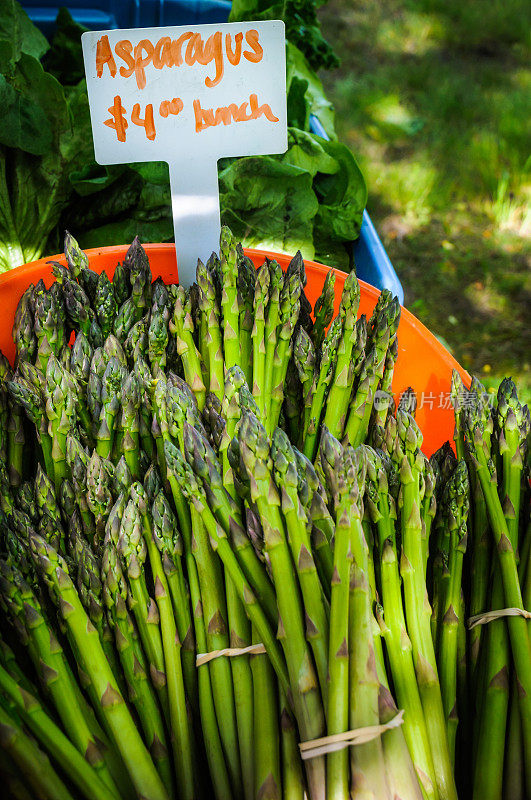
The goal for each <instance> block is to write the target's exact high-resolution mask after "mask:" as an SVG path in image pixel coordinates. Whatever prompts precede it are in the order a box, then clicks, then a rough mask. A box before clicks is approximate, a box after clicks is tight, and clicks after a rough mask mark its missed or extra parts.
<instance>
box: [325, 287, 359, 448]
mask: <svg viewBox="0 0 531 800" xmlns="http://www.w3.org/2000/svg"><path fill="white" fill-rule="evenodd" d="M359 299H360V287H359V283H358V280H357V278H356V274H355V273H354V272H351V273H350V274H349V275H348V276H347V278H346V280H345V285H344V287H343V293H342V295H341V303H340V306H339V315H340V316H341V318H342V332H341V339H340V340H339V343H338V345H337V360H336V365H335V370H334V377H333V379H332V384H331V388H330V391H329V393H328V398H327V403H326V412H325V416H324V421H323V424H324V425H326V427H327V428H328V430H329V431H330V434H331V435H332V436H335V437H336V438H340V437H341V436H342V435H343V430H344V428H345V423H346V416H347V411H348V405H349V400H350V395H351V392H352V384H353V381H354V364H353V359H352V355H353V350H354V346H355V331H356V315H357V313H358V306H359Z"/></svg>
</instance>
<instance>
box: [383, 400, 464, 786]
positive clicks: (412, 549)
mask: <svg viewBox="0 0 531 800" xmlns="http://www.w3.org/2000/svg"><path fill="white" fill-rule="evenodd" d="M397 432H398V435H397V437H396V440H395V454H394V455H395V458H396V459H397V461H398V464H399V469H400V481H401V511H400V519H401V532H402V556H401V564H400V571H401V575H402V581H403V585H404V600H405V610H406V620H407V628H408V634H409V637H410V639H411V644H412V646H413V657H414V662H415V669H416V671H417V681H418V685H419V690H420V695H421V699H422V705H423V708H424V717H425V720H426V725H427V729H428V737H429V741H430V747H431V751H432V757H433V765H434V769H435V780H436V785H437V789H438V792H439V797H440V798H441V800H444V798H452V800H455V798H456V789H455V783H454V777H453V774H452V768H451V759H450V752H449V746H448V738H447V734H446V723H445V716H444V708H443V704H442V698H441V691H440V685H439V678H438V674H437V664H436V659H435V649H434V645H433V640H432V638H431V627H430V617H431V608H430V604H429V601H428V597H427V591H426V582H425V573H424V562H423V556H422V540H421V532H422V522H421V518H420V503H421V496H420V483H419V481H420V473H421V470H422V466H423V461H422V458H421V455H420V450H419V448H420V445H421V443H422V434H421V433H420V430H419V428H418V426H417V425H416V423H415V421H414V420H413V418H412V417H411V416H410V415H409V414H408V413H407V412H402V411H398V412H397Z"/></svg>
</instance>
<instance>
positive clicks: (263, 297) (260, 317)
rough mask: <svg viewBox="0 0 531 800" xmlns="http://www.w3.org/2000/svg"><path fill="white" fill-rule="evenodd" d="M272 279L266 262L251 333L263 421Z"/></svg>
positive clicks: (259, 280) (256, 292)
mask: <svg viewBox="0 0 531 800" xmlns="http://www.w3.org/2000/svg"><path fill="white" fill-rule="evenodd" d="M270 280H271V277H270V272H269V267H268V264H267V262H264V263H263V264H262V266H261V267H260V269H259V270H258V272H257V275H256V284H255V290H254V325H253V330H252V333H251V338H252V343H253V397H254V399H255V401H256V404H257V406H258V408H259V411H260V416H261V417H262V419H263V418H264V417H265V414H266V406H267V404H268V403H269V398H268V397H267V396H266V394H265V392H264V386H265V368H266V361H265V359H266V340H265V317H266V309H267V303H268V298H269V283H270ZM272 382H273V376H271V385H273V383H272Z"/></svg>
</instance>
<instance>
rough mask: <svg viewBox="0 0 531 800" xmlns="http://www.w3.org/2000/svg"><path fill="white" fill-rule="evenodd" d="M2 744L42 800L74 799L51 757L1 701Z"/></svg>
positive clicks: (0, 724) (0, 741)
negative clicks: (54, 766) (23, 728)
mask: <svg viewBox="0 0 531 800" xmlns="http://www.w3.org/2000/svg"><path fill="white" fill-rule="evenodd" d="M0 745H1V747H2V749H3V750H4V751H5V752H6V753H7V754H8V755H9V757H10V758H11V759H12V760H13V761H14V763H15V764H16V765H17V766H18V768H19V769H20V771H21V772H22V774H23V775H24V776H25V779H26V781H27V782H28V783H29V785H30V786H31V788H32V792H34V797H36V798H38V800H74V798H73V796H72V795H71V793H70V792H69V790H68V789H67V788H66V786H65V784H64V783H63V781H62V780H61V779H60V778H59V776H58V775H57V773H56V772H55V770H54V769H53V767H52V765H51V764H50V762H49V760H48V757H47V756H46V755H45V754H44V753H43V752H42V750H40V749H39V747H38V746H37V745H36V744H35V742H34V741H33V740H32V739H31V738H30V737H29V736H28V735H27V734H25V733H24V731H23V730H22V727H21V726H20V725H19V724H17V722H16V721H15V720H14V719H13V717H12V716H10V714H8V713H7V711H6V709H5V707H4V703H0Z"/></svg>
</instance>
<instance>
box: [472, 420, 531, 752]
mask: <svg viewBox="0 0 531 800" xmlns="http://www.w3.org/2000/svg"><path fill="white" fill-rule="evenodd" d="M463 425H464V432H465V437H466V446H467V448H468V452H469V454H470V457H471V458H472V459H473V460H474V464H475V467H476V472H477V476H478V479H479V481H480V483H481V488H482V490H483V495H484V497H485V502H486V505H487V510H488V514H489V520H490V525H491V529H492V533H493V536H494V543H495V545H496V550H497V552H498V558H499V561H498V562H497V563H498V564H499V568H500V572H501V577H502V585H503V594H504V600H505V604H506V606H508V607H515V608H523V601H522V592H521V588H520V583H519V581H518V571H517V566H516V557H515V551H514V547H513V545H512V543H511V539H510V534H509V530H508V526H507V522H506V520H505V516H504V513H503V508H502V505H501V502H500V499H499V497H498V493H497V490H496V484H495V476H496V472H495V468H494V465H493V463H492V461H491V460H490V458H489V453H488V448H487V444H486V442H485V439H484V434H485V430H484V424H483V423H482V419H481V416H480V411H479V408H478V405H476V406H475V407H472V408H469V409H467V410H466V413H465V414H464V420H463ZM493 481H494V482H493ZM507 625H508V629H509V639H510V643H511V651H512V654H513V659H514V665H515V670H516V674H517V678H518V681H519V682H520V685H521V686H522V691H521V692H520V693H519V705H520V711H521V718H522V729H523V737H524V747H525V752H526V754H528V755H529V756H530V757H531V753H530V750H529V748H530V746H531V744H530V743H531V730H530V728H531V712H530V711H529V708H528V706H529V704H530V703H531V694H530V692H531V657H530V649H529V637H528V631H527V625H526V622H525V620H524V619H523V617H519V616H517V617H509V618H508V620H507Z"/></svg>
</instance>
